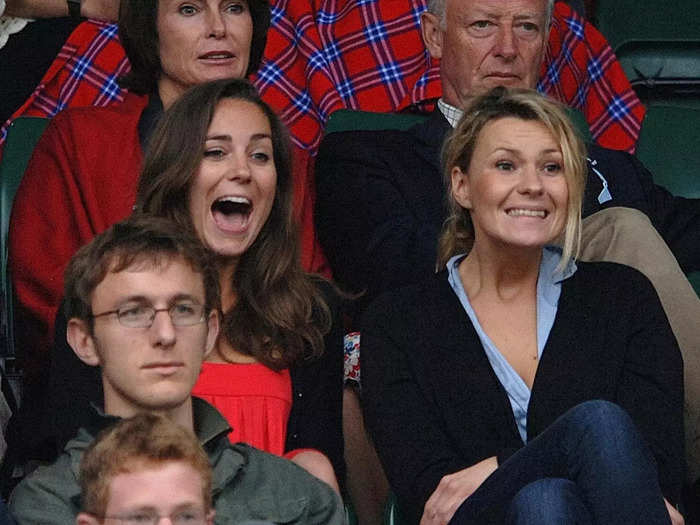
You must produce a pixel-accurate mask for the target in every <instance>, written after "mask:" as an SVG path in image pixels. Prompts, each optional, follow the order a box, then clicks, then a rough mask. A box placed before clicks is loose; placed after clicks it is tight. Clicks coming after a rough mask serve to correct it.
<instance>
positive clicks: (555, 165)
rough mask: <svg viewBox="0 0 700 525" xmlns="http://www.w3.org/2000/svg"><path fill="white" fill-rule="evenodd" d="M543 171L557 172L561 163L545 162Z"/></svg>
mask: <svg viewBox="0 0 700 525" xmlns="http://www.w3.org/2000/svg"><path fill="white" fill-rule="evenodd" d="M544 171H546V172H547V173H559V172H560V171H561V164H559V163H558V162H550V163H548V164H545V166H544Z"/></svg>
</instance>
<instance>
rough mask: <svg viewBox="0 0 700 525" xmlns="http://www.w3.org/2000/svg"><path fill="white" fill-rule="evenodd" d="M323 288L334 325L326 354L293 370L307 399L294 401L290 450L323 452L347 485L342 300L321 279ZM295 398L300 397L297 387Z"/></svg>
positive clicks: (326, 337) (325, 348)
mask: <svg viewBox="0 0 700 525" xmlns="http://www.w3.org/2000/svg"><path fill="white" fill-rule="evenodd" d="M319 288H320V289H321V290H322V292H323V296H324V297H325V299H326V301H327V302H328V306H329V307H330V310H331V318H332V325H331V328H330V331H329V332H328V333H327V334H326V336H325V337H324V343H325V346H324V349H323V354H322V355H321V356H320V357H318V358H317V359H314V360H312V361H308V362H302V363H300V364H299V365H298V366H296V367H293V368H292V377H293V378H299V380H300V381H301V382H303V385H302V386H301V388H300V389H299V393H302V395H303V399H294V400H293V405H292V414H293V415H291V416H290V422H291V421H292V420H294V426H293V427H288V429H287V443H286V450H287V451H289V450H292V449H295V448H313V449H316V450H318V451H320V452H323V453H324V454H325V455H326V456H327V457H328V459H330V460H331V463H332V464H333V469H334V470H335V474H336V477H337V479H338V481H339V482H340V483H341V485H342V484H343V478H344V475H345V461H344V459H343V429H342V406H343V401H342V396H343V327H342V322H341V316H340V312H339V298H338V297H337V296H336V294H335V292H333V291H332V290H331V285H330V284H328V283H326V282H323V281H321V280H320V279H319ZM294 394H295V395H298V393H297V388H296V385H295V392H294Z"/></svg>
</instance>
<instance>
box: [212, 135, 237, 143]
mask: <svg viewBox="0 0 700 525" xmlns="http://www.w3.org/2000/svg"><path fill="white" fill-rule="evenodd" d="M206 140H226V141H228V142H231V135H208V136H207V138H206Z"/></svg>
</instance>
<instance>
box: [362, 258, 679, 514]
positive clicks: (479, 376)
mask: <svg viewBox="0 0 700 525" xmlns="http://www.w3.org/2000/svg"><path fill="white" fill-rule="evenodd" d="M577 265H578V270H577V272H576V273H575V274H574V275H573V276H572V277H571V278H569V279H567V280H565V281H564V282H563V283H562V290H561V297H560V299H559V307H558V311H557V314H556V318H555V321H554V325H553V326H552V329H551V332H550V334H549V338H548V340H547V342H546V344H545V347H544V351H543V353H542V358H541V361H540V363H539V367H538V369H537V373H536V376H535V380H534V384H533V388H532V396H531V398H530V404H529V408H528V418H527V435H528V438H529V439H532V438H534V437H535V436H537V435H538V434H540V433H541V432H542V431H543V430H544V429H546V428H547V427H548V426H549V425H550V424H551V423H552V422H553V421H554V420H555V419H556V418H557V417H558V416H560V415H562V414H563V413H564V412H566V411H567V410H568V409H569V408H572V407H573V406H575V405H577V404H579V403H581V402H583V401H586V400H592V399H604V400H608V401H612V402H614V403H617V404H618V405H620V406H621V407H622V408H624V409H625V410H627V412H628V413H629V414H630V416H631V417H632V420H633V421H634V422H635V423H636V425H637V427H638V429H639V431H640V432H641V434H642V436H643V437H644V438H645V439H646V442H647V444H648V445H649V447H650V449H651V451H652V453H653V455H654V457H655V459H656V462H657V464H658V468H659V481H660V484H661V487H662V490H663V492H664V494H665V495H666V497H667V498H668V499H669V500H670V501H678V496H679V493H680V488H681V483H682V479H683V414H682V409H683V365H682V360H681V356H680V352H679V350H678V345H677V343H676V340H675V338H674V336H673V334H672V332H671V329H670V327H669V325H668V321H667V319H666V316H665V315H664V312H663V309H662V308H661V304H660V302H659V299H658V297H657V296H656V292H655V291H654V289H653V287H652V286H651V283H649V281H648V280H647V278H646V277H644V276H643V275H642V274H641V273H639V272H638V271H636V270H634V269H632V268H629V267H626V266H623V265H619V264H615V263H603V262H600V263H583V262H578V263H577ZM610 290H615V293H610ZM362 388H363V400H364V402H365V417H366V420H367V424H368V427H369V429H370V433H371V435H372V437H373V439H374V443H375V445H376V447H377V451H378V453H379V457H380V459H381V461H382V464H383V465H384V469H385V471H386V474H387V476H388V478H389V483H390V484H391V487H392V489H393V491H394V492H395V493H396V495H397V497H398V500H399V503H400V507H401V509H402V511H405V512H406V514H407V518H409V523H418V521H419V519H420V516H421V513H422V510H423V506H424V505H425V502H426V500H427V499H428V497H429V496H430V494H431V493H432V492H433V491H434V490H435V488H436V487H437V484H438V482H439V481H440V479H441V478H442V477H443V476H444V475H446V474H450V473H453V472H456V471H458V470H461V469H464V468H466V467H468V466H471V465H473V464H475V463H477V462H479V461H481V460H483V459H485V458H487V457H490V456H497V457H498V458H499V460H503V459H505V458H507V457H508V456H509V455H510V454H512V453H513V452H514V451H515V450H517V449H518V448H520V447H522V446H523V443H522V440H521V438H520V435H519V433H518V430H517V426H516V423H515V419H514V417H513V412H512V408H511V405H510V402H509V400H508V395H507V393H506V392H505V390H504V388H503V386H502V385H501V383H500V382H499V380H498V378H497V377H496V375H495V373H494V371H493V369H492V367H491V365H490V364H489V361H488V359H487V357H486V353H485V352H484V349H483V347H482V345H481V342H480V340H479V337H478V335H477V333H476V330H475V329H474V327H473V325H472V323H471V322H470V320H469V317H468V316H467V314H466V312H465V311H464V308H463V307H462V305H461V303H460V302H459V299H458V298H457V296H456V294H455V293H454V291H453V290H452V288H451V287H450V285H449V283H448V282H447V272H445V271H443V272H441V273H440V274H437V275H434V276H431V277H430V278H429V279H428V280H427V281H426V280H424V281H422V282H421V284H417V285H414V286H410V287H406V288H403V289H400V290H397V291H393V292H388V293H386V294H384V295H383V296H381V297H380V298H378V299H377V300H376V301H375V302H374V303H373V304H372V305H371V306H370V307H369V308H368V309H367V311H366V312H365V314H364V315H363V323H362ZM504 503H506V502H504Z"/></svg>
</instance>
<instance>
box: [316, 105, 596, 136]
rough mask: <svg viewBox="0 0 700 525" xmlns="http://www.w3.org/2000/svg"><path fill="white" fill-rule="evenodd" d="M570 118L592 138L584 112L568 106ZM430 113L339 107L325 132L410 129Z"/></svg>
mask: <svg viewBox="0 0 700 525" xmlns="http://www.w3.org/2000/svg"><path fill="white" fill-rule="evenodd" d="M567 109H568V113H569V118H571V121H572V122H573V123H574V126H575V127H576V129H577V130H578V131H579V133H581V136H582V137H583V138H584V140H587V141H590V140H591V130H590V129H589V127H588V122H586V118H585V117H584V116H583V114H582V113H581V112H580V111H578V110H576V109H572V108H567ZM427 118H428V115H426V114H423V113H373V112H370V111H357V110H353V109H339V110H337V111H334V112H333V113H332V114H331V116H330V117H329V118H328V122H327V123H326V128H325V133H326V134H329V133H335V132H338V131H356V130H368V131H376V130H381V129H400V130H403V129H408V128H410V127H411V126H413V125H415V124H419V123H421V122H423V121H425V120H426V119H427Z"/></svg>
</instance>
